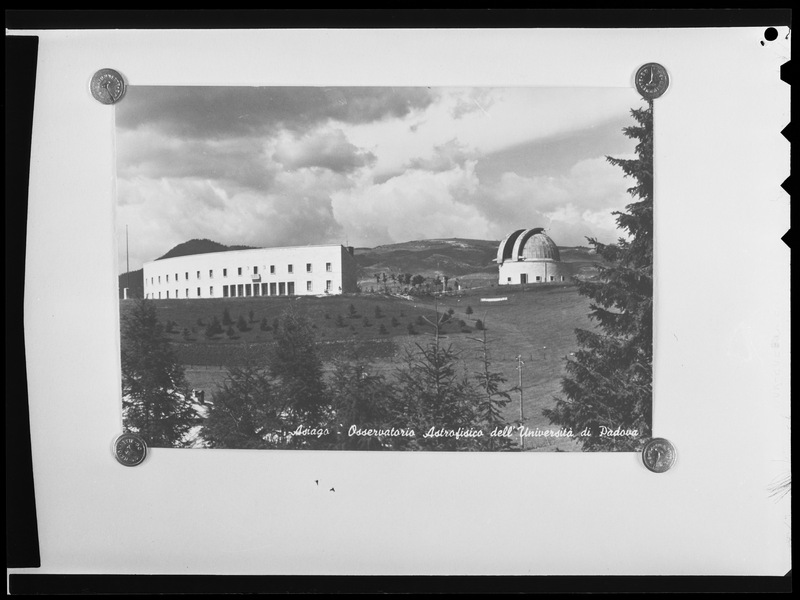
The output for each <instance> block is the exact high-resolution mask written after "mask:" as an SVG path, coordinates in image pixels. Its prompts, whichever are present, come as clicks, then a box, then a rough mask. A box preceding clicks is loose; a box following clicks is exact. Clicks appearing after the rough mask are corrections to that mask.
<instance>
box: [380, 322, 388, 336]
mask: <svg viewBox="0 0 800 600" xmlns="http://www.w3.org/2000/svg"><path fill="white" fill-rule="evenodd" d="M378 333H380V334H381V335H386V334H388V333H389V331H388V330H387V329H386V325H384V324H383V323H381V326H380V328H379V329H378Z"/></svg>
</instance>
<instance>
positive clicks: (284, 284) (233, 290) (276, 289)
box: [146, 279, 333, 300]
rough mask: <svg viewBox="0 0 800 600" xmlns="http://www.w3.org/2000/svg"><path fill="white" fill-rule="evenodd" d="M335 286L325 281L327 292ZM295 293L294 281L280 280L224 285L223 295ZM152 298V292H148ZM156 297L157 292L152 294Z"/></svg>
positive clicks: (177, 295) (211, 292)
mask: <svg viewBox="0 0 800 600" xmlns="http://www.w3.org/2000/svg"><path fill="white" fill-rule="evenodd" d="M332 288H333V282H332V281H331V280H330V279H329V280H327V281H326V282H325V292H326V293H330V292H331V290H332ZM306 291H307V292H313V291H314V283H313V282H312V281H306ZM294 293H295V288H294V281H280V282H272V283H262V284H258V283H252V284H251V283H240V284H238V285H223V286H222V297H223V298H236V297H249V296H293V295H294ZM165 294H166V295H165V298H166V299H167V300H168V299H169V298H170V295H169V290H167V291H166V292H165ZM208 295H209V297H213V296H214V286H213V285H212V286H209V288H208ZM146 297H147V298H150V294H147V296H146ZM152 297H153V298H155V297H156V296H155V294H153V296H152ZM172 297H173V298H180V297H181V296H180V290H175V295H174V296H172ZM183 297H184V298H189V297H190V296H189V288H186V289H185V290H184V296H183ZM196 297H197V298H200V297H201V288H197V296H196ZM158 299H159V300H160V299H161V292H158Z"/></svg>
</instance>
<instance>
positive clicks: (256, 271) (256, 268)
mask: <svg viewBox="0 0 800 600" xmlns="http://www.w3.org/2000/svg"><path fill="white" fill-rule="evenodd" d="M253 275H258V267H253Z"/></svg>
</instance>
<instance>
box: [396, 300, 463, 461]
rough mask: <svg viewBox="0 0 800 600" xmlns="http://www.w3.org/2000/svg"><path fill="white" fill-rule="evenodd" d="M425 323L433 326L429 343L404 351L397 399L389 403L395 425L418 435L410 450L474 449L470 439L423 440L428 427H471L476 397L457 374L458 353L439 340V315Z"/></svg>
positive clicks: (418, 344)
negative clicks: (411, 430)
mask: <svg viewBox="0 0 800 600" xmlns="http://www.w3.org/2000/svg"><path fill="white" fill-rule="evenodd" d="M425 321H427V322H428V324H430V325H431V326H432V327H433V333H432V335H431V341H430V342H429V343H427V344H420V343H417V344H415V346H416V350H415V351H407V353H406V358H405V363H404V364H403V365H402V366H401V367H400V368H399V369H398V372H397V377H396V382H397V384H396V395H397V397H396V398H395V399H394V401H393V403H392V404H393V409H394V410H395V422H396V423H398V424H399V425H400V426H401V427H410V428H412V429H414V430H415V432H416V433H417V436H416V438H414V439H413V441H409V442H408V443H409V446H410V449H423V450H449V451H452V450H464V449H473V448H474V447H475V441H474V439H471V438H460V439H456V438H455V437H428V438H425V437H423V434H424V433H426V432H427V431H429V430H430V429H431V428H434V429H451V430H458V429H459V428H468V427H470V426H471V425H473V424H474V410H473V400H474V397H475V394H474V388H473V386H472V384H471V382H470V381H469V380H468V379H467V378H466V377H465V376H464V374H463V373H461V372H460V369H459V362H460V361H459V357H458V353H457V352H456V351H455V350H454V349H453V347H452V344H444V343H443V341H442V337H441V334H440V325H441V318H440V317H439V314H438V312H437V315H436V319H435V321H430V320H428V319H425ZM400 442H401V443H405V441H404V440H400Z"/></svg>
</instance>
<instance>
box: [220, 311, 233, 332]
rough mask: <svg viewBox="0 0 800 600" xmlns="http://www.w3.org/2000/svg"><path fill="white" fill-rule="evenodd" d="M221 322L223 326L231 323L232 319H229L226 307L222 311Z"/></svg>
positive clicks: (229, 314) (229, 315)
mask: <svg viewBox="0 0 800 600" xmlns="http://www.w3.org/2000/svg"><path fill="white" fill-rule="evenodd" d="M222 324H223V325H224V326H225V327H228V326H230V325H233V319H231V313H230V311H229V310H228V309H227V308H226V309H224V310H223V311H222Z"/></svg>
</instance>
